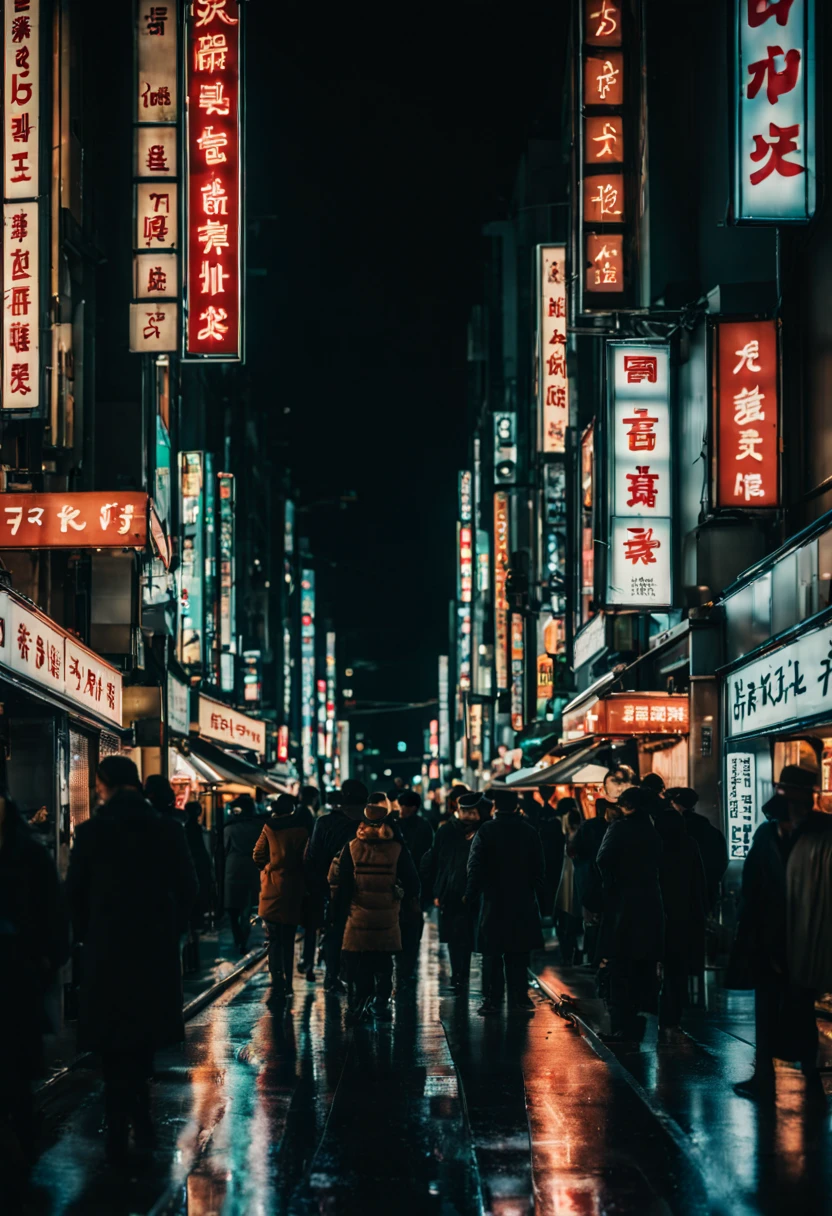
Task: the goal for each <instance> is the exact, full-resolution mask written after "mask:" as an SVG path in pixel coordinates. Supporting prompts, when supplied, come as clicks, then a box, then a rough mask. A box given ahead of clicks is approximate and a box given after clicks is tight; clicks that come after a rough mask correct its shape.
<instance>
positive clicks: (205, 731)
mask: <svg viewBox="0 0 832 1216" xmlns="http://www.w3.org/2000/svg"><path fill="white" fill-rule="evenodd" d="M199 733H200V734H201V735H202V736H203V737H204V738H206V739H216V740H217V741H218V742H219V743H226V744H233V745H234V746H235V747H242V748H247V749H248V750H249V751H253V752H257V753H258V754H259V755H261V756H265V754H266V724H265V722H262V721H261V720H260V719H259V718H250V717H248V715H247V714H241V713H240V712H239V710H236V709H232V708H231V707H230V706H229V705H223V704H222V702H221V701H214V700H212V698H211V697H206V696H203V695H202V694H200V697H199Z"/></svg>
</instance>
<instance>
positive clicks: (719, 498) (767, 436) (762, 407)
mask: <svg viewBox="0 0 832 1216" xmlns="http://www.w3.org/2000/svg"><path fill="white" fill-rule="evenodd" d="M716 333H717V359H716V373H717V380H716V436H717V452H716V505H717V506H718V507H742V508H744V509H747V508H753V507H777V506H779V505H780V487H779V470H780V403H779V395H780V393H779V376H778V367H777V327H776V322H774V321H721V322H719V323H718V325H717V326H716Z"/></svg>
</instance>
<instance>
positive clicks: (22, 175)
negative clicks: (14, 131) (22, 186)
mask: <svg viewBox="0 0 832 1216" xmlns="http://www.w3.org/2000/svg"><path fill="white" fill-rule="evenodd" d="M11 158H12V160H13V161H14V172H15V173H16V174H17V176H16V177H11V178H9V181H12V182H30V181H31V180H32V171H31V169H30V168H29V166H28V164H27V163H26V162H27V161H28V159H29V153H28V152H12V156H11Z"/></svg>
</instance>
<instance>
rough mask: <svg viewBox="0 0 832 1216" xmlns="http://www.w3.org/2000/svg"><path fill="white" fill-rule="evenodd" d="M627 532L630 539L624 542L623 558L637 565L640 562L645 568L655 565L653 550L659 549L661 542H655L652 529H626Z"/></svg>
mask: <svg viewBox="0 0 832 1216" xmlns="http://www.w3.org/2000/svg"><path fill="white" fill-rule="evenodd" d="M627 531H628V532H629V533H630V536H631V537H632V539H631V540H625V541H624V556H625V557H626V559H627V561H628V562H632V563H633V565H634V566H635V565H637V564H638V562H642V563H643V565H645V566H652V565H654V564H655V561H656V555H655V553H654V552H653V550H654V549H660V548H661V541H658V540H656V538H655V537H654V536H653V529H652V528H628V529H627Z"/></svg>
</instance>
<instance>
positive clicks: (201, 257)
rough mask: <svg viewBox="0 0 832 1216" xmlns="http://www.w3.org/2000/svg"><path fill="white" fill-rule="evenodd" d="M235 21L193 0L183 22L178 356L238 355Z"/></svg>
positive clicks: (236, 10) (230, 6) (233, 5)
mask: <svg viewBox="0 0 832 1216" xmlns="http://www.w3.org/2000/svg"><path fill="white" fill-rule="evenodd" d="M241 20H242V7H241V6H239V5H238V4H237V2H236V0H195V3H194V5H193V14H192V16H191V19H190V21H189V24H188V38H187V54H186V68H185V71H186V80H187V91H188V137H187V154H188V170H187V176H188V186H187V265H186V292H187V294H186V299H187V321H186V325H185V357H186V358H209V359H215V360H222V361H226V362H227V361H230V360H239V359H241V358H242V314H243V298H242V291H243V284H242V235H243V224H242V204H243V191H242V178H241V155H240V152H241V149H240V134H241V125H240V83H241V82H240V50H241V36H240V23H241Z"/></svg>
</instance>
